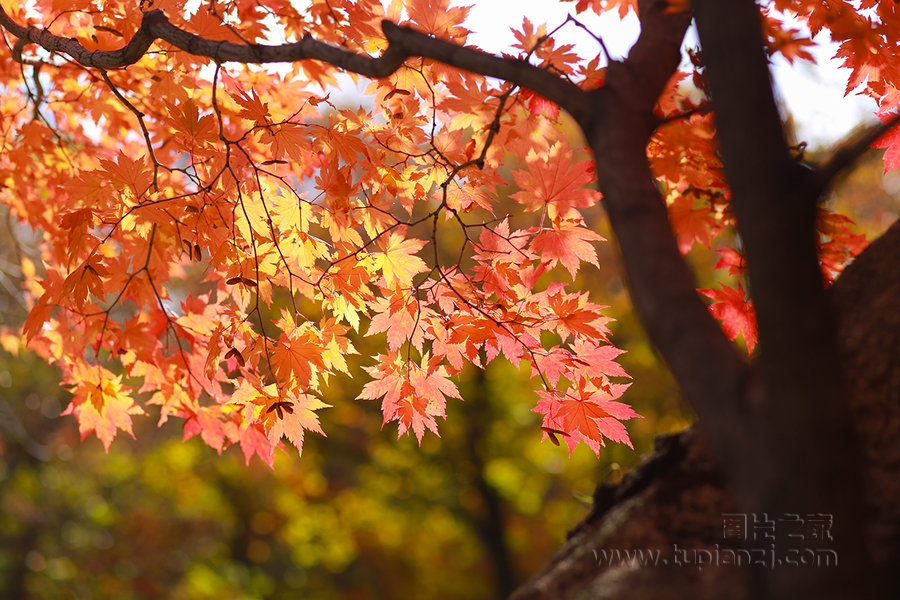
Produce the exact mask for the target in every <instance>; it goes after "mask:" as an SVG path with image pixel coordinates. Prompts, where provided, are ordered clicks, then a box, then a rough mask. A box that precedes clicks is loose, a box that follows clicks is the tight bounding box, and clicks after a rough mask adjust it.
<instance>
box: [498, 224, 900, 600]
mask: <svg viewBox="0 0 900 600" xmlns="http://www.w3.org/2000/svg"><path fill="white" fill-rule="evenodd" d="M897 265H900V222H897V223H895V224H894V226H893V227H891V228H890V229H889V230H888V232H887V233H885V234H884V235H883V236H882V237H881V238H879V239H878V240H876V241H875V242H873V243H872V245H871V246H870V247H869V248H868V249H867V250H866V251H865V252H864V253H863V254H861V255H860V256H859V257H858V258H857V260H856V261H855V262H854V263H853V264H852V265H851V266H850V267H849V268H848V269H847V270H846V272H845V273H844V274H843V275H842V276H841V277H840V278H839V279H838V281H837V282H836V283H835V285H834V286H833V287H832V288H831V290H830V291H829V296H830V299H831V300H832V302H833V304H834V306H835V308H836V314H837V339H838V351H839V356H840V359H841V360H842V362H843V364H844V367H845V372H846V373H847V377H848V381H849V382H850V383H851V385H850V386H849V390H850V391H849V405H850V406H851V409H852V418H851V421H852V425H853V429H854V430H855V432H856V434H857V436H858V438H859V439H860V440H861V445H862V456H863V459H862V464H860V465H858V470H859V472H860V473H861V475H862V478H863V488H862V489H863V490H865V493H864V494H863V499H864V503H865V507H864V511H863V515H864V517H863V518H861V519H860V521H861V524H862V526H863V533H864V540H865V543H866V545H867V551H868V552H867V554H868V556H869V557H870V560H871V562H870V564H869V565H868V566H867V569H866V571H865V573H864V576H865V577H866V578H867V579H868V580H869V581H870V582H872V583H873V584H874V585H873V588H872V589H871V590H870V591H869V592H868V593H869V594H871V595H867V596H862V595H856V596H855V597H860V598H862V597H867V598H869V597H871V598H897V597H900V269H898V268H897ZM822 375H823V376H826V374H825V373H822ZM838 450H839V451H840V450H841V448H838ZM713 457H714V455H713V454H712V453H711V451H710V449H709V447H708V445H707V444H706V443H705V441H704V440H703V437H702V434H701V433H700V431H699V429H698V428H697V427H692V428H690V429H688V430H686V431H684V432H681V433H679V434H676V435H673V436H667V437H663V438H660V439H659V440H658V441H657V447H656V451H655V452H654V454H653V455H652V456H651V457H649V458H648V459H647V460H646V461H645V462H644V463H643V464H642V465H641V466H639V467H638V468H636V469H635V470H634V471H632V472H631V473H629V474H628V476H626V477H625V479H624V480H623V481H622V483H620V484H619V485H617V486H607V485H601V486H599V487H598V488H597V490H596V492H595V494H594V506H593V509H592V511H591V513H590V514H589V515H588V517H587V518H586V519H585V520H584V521H583V522H582V523H581V524H579V525H578V526H577V527H576V528H575V530H574V531H573V532H572V533H571V534H570V537H569V540H568V541H567V542H566V544H565V545H564V546H563V547H562V548H561V549H560V550H559V551H558V552H557V554H556V555H555V556H554V557H553V558H552V559H551V560H550V561H549V562H548V563H547V565H545V567H544V568H543V569H542V570H541V572H539V573H537V574H536V575H535V576H534V577H533V578H532V579H531V580H530V581H529V582H528V583H526V584H525V585H524V586H522V587H520V588H519V590H517V592H516V593H515V594H514V595H513V596H512V598H513V599H514V600H543V599H548V600H549V599H553V600H575V599H588V598H590V599H591V600H598V599H614V598H616V599H617V598H623V599H624V598H647V599H654V598H661V599H662V598H665V599H667V600H668V599H672V600H678V599H682V598H684V599H686V600H688V599H690V600H697V599H705V598H710V599H744V598H747V599H750V598H756V597H757V596H756V595H755V594H754V592H753V587H752V586H753V580H752V579H753V578H752V575H753V572H754V571H758V570H759V569H760V568H759V567H731V566H718V567H711V568H704V569H698V568H697V567H696V566H686V565H678V566H672V565H671V562H672V553H671V551H672V550H673V547H674V545H675V544H677V545H678V548H680V549H692V548H699V549H707V550H714V549H716V548H718V549H722V548H725V545H724V542H725V540H724V539H723V532H722V525H723V519H722V514H723V513H731V512H742V509H741V508H740V505H739V503H737V502H736V500H735V495H734V493H733V491H732V489H731V487H730V486H729V484H728V483H727V480H726V479H725V477H724V476H723V474H722V471H721V470H720V469H719V467H718V466H717V465H718V462H717V460H716V459H714V458H713ZM836 477H838V475H837V474H836ZM837 484H838V485H840V484H841V481H840V480H839V481H838V482H837ZM610 549H629V550H630V549H651V550H652V549H659V550H661V551H662V552H663V553H664V554H663V555H662V556H667V554H665V553H667V552H668V557H669V562H670V564H669V565H668V566H667V567H659V566H654V567H649V566H648V567H643V568H637V567H622V566H620V567H614V566H610V565H606V564H598V562H599V561H598V553H599V551H600V550H610ZM688 556H689V557H690V556H691V554H690V553H689V554H688ZM845 558H848V557H844V556H840V555H839V557H838V559H839V560H843V559H845ZM820 569H827V567H820ZM781 570H782V572H783V573H784V574H785V575H787V576H790V575H791V567H789V566H784V567H782V568H781ZM800 597H805V596H800Z"/></svg>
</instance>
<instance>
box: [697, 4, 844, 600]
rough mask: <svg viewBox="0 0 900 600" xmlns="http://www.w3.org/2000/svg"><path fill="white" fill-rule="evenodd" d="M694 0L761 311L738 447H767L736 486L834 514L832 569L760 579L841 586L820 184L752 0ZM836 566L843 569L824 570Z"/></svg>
mask: <svg viewBox="0 0 900 600" xmlns="http://www.w3.org/2000/svg"><path fill="white" fill-rule="evenodd" d="M693 7H694V14H695V18H696V22H697V29H698V32H699V36H700V42H701V45H702V47H703V57H704V61H705V64H706V76H707V79H708V80H709V86H710V91H711V95H712V102H713V109H714V111H715V114H716V121H717V126H718V135H719V141H720V143H721V148H722V156H723V162H724V164H725V171H726V176H727V179H728V183H729V186H730V188H731V191H732V207H733V209H734V212H735V215H736V217H737V223H738V230H739V232H740V234H741V238H742V240H743V243H744V249H745V253H746V257H747V264H748V270H749V279H750V287H751V295H752V297H753V301H754V304H755V306H756V312H757V316H758V321H759V338H760V359H759V362H760V365H761V373H762V378H763V381H764V393H763V394H761V395H759V396H758V402H755V403H754V405H753V406H751V407H750V409H751V411H752V414H751V415H748V421H747V423H748V426H749V427H752V428H753V430H754V433H755V435H756V437H757V440H758V441H757V442H756V443H754V444H751V445H747V446H745V447H744V448H742V449H739V451H742V452H747V453H751V452H758V451H759V450H760V448H761V447H762V448H765V449H766V451H767V452H769V453H770V455H771V456H774V457H776V458H777V460H774V461H765V462H764V463H761V464H760V465H761V467H762V468H760V469H759V471H758V472H756V473H749V475H750V480H749V481H748V482H745V483H750V482H753V484H754V485H753V486H752V489H753V493H752V494H751V493H750V492H751V488H750V487H749V486H746V485H740V483H741V482H737V483H738V484H739V488H740V489H739V494H740V495H741V496H742V498H741V501H742V503H743V504H744V506H745V509H747V510H751V511H768V512H773V513H776V514H778V513H785V512H822V513H828V514H832V515H834V520H835V527H836V529H837V533H836V539H837V541H838V543H839V544H842V546H841V547H842V549H843V550H845V552H844V553H842V555H841V560H842V565H841V566H842V568H841V573H840V574H837V573H834V572H831V571H829V572H827V573H822V572H814V571H815V570H814V569H805V570H803V571H802V572H798V573H792V574H791V576H790V578H788V577H787V576H786V575H783V574H780V573H775V575H774V576H773V579H774V584H773V588H772V590H770V591H771V592H772V593H773V594H774V595H775V596H777V597H788V596H790V595H791V594H794V593H797V592H799V591H801V590H802V591H803V593H804V594H811V593H812V594H814V595H816V596H817V597H823V598H824V597H846V594H847V593H848V592H849V586H852V585H853V583H854V579H857V577H855V576H854V574H853V570H854V565H856V567H859V565H860V564H861V563H860V562H858V561H861V560H862V552H861V543H860V541H861V535H860V532H859V531H858V530H857V528H856V527H855V522H856V519H858V518H859V517H860V485H859V475H858V468H857V467H858V453H857V445H856V443H855V441H854V439H853V434H852V431H851V428H850V426H849V416H848V408H847V405H846V395H845V394H844V392H843V384H842V378H841V374H840V363H839V360H838V356H837V351H836V343H835V339H834V325H833V315H832V311H831V309H830V306H829V304H828V301H827V299H826V296H825V293H824V290H823V286H822V276H821V273H820V271H819V265H818V257H817V251H816V239H815V235H816V234H815V214H816V200H817V198H818V195H819V194H818V190H817V189H816V185H815V182H814V181H813V178H812V177H810V173H809V171H808V170H806V169H805V168H804V167H801V166H799V165H797V164H796V163H795V162H794V161H793V160H792V159H791V156H790V152H789V150H788V146H787V143H786V141H785V135H784V132H783V129H782V125H781V119H780V116H779V114H778V110H777V107H776V104H775V100H774V97H773V94H772V87H771V82H770V79H769V72H768V65H767V62H766V57H765V54H764V51H763V48H764V46H763V43H764V41H763V39H762V33H761V32H762V27H761V20H760V14H759V9H758V7H757V6H756V5H755V4H754V2H753V0H734V1H732V2H721V1H719V0H695V1H694V2H693ZM845 555H846V557H847V558H846V561H845V559H844V556H845ZM845 567H846V568H845ZM835 575H839V576H840V577H843V581H834V580H832V581H830V582H829V581H828V580H829V578H832V579H833V578H834V576H835ZM857 575H858V574H857ZM814 582H815V583H814ZM842 584H846V585H847V586H848V588H841V585H842ZM810 586H818V587H810ZM813 590H815V592H814V591H813ZM856 591H857V592H858V590H856ZM835 594H836V595H835Z"/></svg>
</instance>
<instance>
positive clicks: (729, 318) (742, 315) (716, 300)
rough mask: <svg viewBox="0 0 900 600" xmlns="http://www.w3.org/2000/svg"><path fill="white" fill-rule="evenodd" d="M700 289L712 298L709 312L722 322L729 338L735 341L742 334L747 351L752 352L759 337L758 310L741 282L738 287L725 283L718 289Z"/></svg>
mask: <svg viewBox="0 0 900 600" xmlns="http://www.w3.org/2000/svg"><path fill="white" fill-rule="evenodd" d="M698 291H699V292H700V293H702V294H703V295H704V296H706V297H707V298H712V300H713V303H712V304H710V305H709V312H710V313H712V315H713V316H714V317H715V318H717V319H718V320H719V321H721V322H722V330H723V331H724V332H725V335H727V336H728V339H729V340H731V341H734V340H735V339H737V336H738V334H741V335H742V336H743V338H744V343H745V344H746V345H747V353H748V354H752V353H753V349H754V348H755V347H756V341H757V338H758V333H757V329H756V312H755V311H754V310H753V304H752V303H751V302H750V301H749V300H748V299H747V294H746V293H745V292H744V287H743V286H742V285H741V284H740V283H739V284H737V287H736V288H731V287H728V286H727V285H723V286H722V287H721V288H719V289H717V290H698Z"/></svg>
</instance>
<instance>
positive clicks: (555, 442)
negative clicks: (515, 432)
mask: <svg viewBox="0 0 900 600" xmlns="http://www.w3.org/2000/svg"><path fill="white" fill-rule="evenodd" d="M541 429H542V430H543V431H544V433H546V434H547V435H548V436H550V441H551V442H553V445H554V446H559V438H557V437H556V436H557V435H569V434H568V433H566V432H565V431H560V430H559V429H553V428H551V427H541Z"/></svg>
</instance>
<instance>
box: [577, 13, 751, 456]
mask: <svg viewBox="0 0 900 600" xmlns="http://www.w3.org/2000/svg"><path fill="white" fill-rule="evenodd" d="M665 8H666V2H664V1H656V0H650V1H649V2H646V3H643V4H642V6H641V29H642V32H641V35H640V37H639V39H638V41H637V43H636V44H635V46H634V47H633V48H632V50H631V52H630V54H629V56H628V59H627V60H626V61H625V62H624V63H613V64H612V65H610V67H609V69H608V71H607V80H606V81H607V83H606V85H605V86H604V87H603V88H601V89H599V90H596V91H595V92H593V94H592V99H593V100H594V101H595V103H596V104H595V110H594V115H595V118H594V120H592V121H590V122H587V123H583V124H582V125H583V126H584V128H585V131H586V132H587V135H588V138H589V140H590V144H591V147H592V148H593V150H594V153H595V155H596V159H597V171H598V175H599V179H600V188H601V190H602V191H603V194H604V204H605V206H606V210H607V213H608V214H609V218H610V222H611V224H612V227H613V230H614V231H615V234H616V237H617V240H618V243H619V246H620V247H621V250H622V261H623V264H624V267H625V272H626V275H627V278H628V284H629V291H630V293H631V297H632V302H634V305H635V308H636V310H637V311H638V314H639V315H640V317H641V322H642V323H643V325H644V327H645V329H646V330H647V333H648V335H649V336H650V339H651V340H652V341H653V343H654V344H655V345H656V346H657V348H658V349H659V350H660V352H661V353H662V355H663V357H664V358H665V360H666V362H667V363H668V365H669V368H670V369H671V370H672V372H673V374H674V376H675V378H676V379H677V380H678V382H679V385H680V386H681V389H682V392H683V393H684V396H685V398H686V400H687V401H688V402H689V403H690V404H691V406H693V407H694V409H695V410H696V411H697V413H698V415H699V416H700V422H701V424H702V426H703V427H704V428H705V430H706V433H707V435H708V436H709V439H710V440H712V441H713V443H714V444H715V445H716V449H717V450H718V451H719V452H720V456H721V458H722V460H723V462H724V463H725V464H726V465H728V466H729V467H734V466H735V465H738V464H741V463H742V461H744V460H746V457H742V456H739V455H736V454H735V453H736V449H737V448H739V447H741V446H742V445H743V444H745V443H746V444H750V443H751V438H750V433H749V432H748V430H747V429H746V427H745V425H744V423H742V416H741V414H740V413H739V412H738V411H737V410H736V408H735V407H734V405H733V404H732V405H729V403H728V402H727V401H726V399H729V398H735V397H741V396H742V395H743V386H744V385H745V383H746V377H747V366H746V364H745V363H744V362H743V361H742V360H741V359H740V358H739V357H738V355H737V354H736V352H735V350H734V347H733V346H732V345H731V344H730V342H729V341H728V340H727V339H726V338H725V336H724V335H723V334H722V331H721V329H720V328H719V326H718V324H717V323H715V321H714V320H713V319H712V318H711V317H710V315H709V312H708V311H707V309H706V306H705V305H704V303H703V302H702V300H701V299H700V298H699V296H698V294H697V291H696V285H695V282H694V278H693V275H692V273H691V272H690V269H689V268H688V266H687V265H686V264H685V262H684V260H683V259H682V256H681V254H680V252H679V251H678V247H677V245H676V243H675V239H674V236H673V234H672V230H671V226H670V224H669V220H668V211H667V209H666V205H665V202H664V201H663V199H662V198H661V197H660V194H659V191H658V189H657V187H656V184H655V181H654V178H653V175H652V173H651V170H650V165H649V162H648V160H647V153H646V144H647V140H648V138H649V135H650V133H651V132H652V130H653V127H654V124H655V120H654V114H653V107H654V105H655V103H656V101H657V99H658V98H659V96H660V94H661V93H662V90H663V87H664V86H665V84H666V82H667V81H668V80H669V78H670V77H671V76H672V74H673V73H674V72H675V69H676V68H677V66H678V63H679V59H680V47H681V40H682V38H683V36H684V32H685V30H686V28H687V25H688V23H689V21H690V16H689V15H688V14H675V15H671V14H666V12H665ZM736 441H739V442H740V443H738V444H735V442H736Z"/></svg>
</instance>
